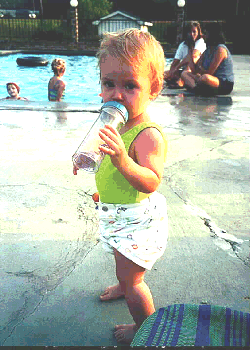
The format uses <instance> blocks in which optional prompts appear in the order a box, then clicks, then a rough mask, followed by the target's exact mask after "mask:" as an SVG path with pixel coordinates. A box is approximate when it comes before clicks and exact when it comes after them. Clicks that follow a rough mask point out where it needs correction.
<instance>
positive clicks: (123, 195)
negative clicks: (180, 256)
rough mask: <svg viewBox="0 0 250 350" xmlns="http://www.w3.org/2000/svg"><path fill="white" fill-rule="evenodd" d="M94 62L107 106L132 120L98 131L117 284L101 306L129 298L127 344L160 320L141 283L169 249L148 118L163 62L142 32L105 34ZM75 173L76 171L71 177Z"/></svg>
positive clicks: (105, 235) (104, 212)
mask: <svg viewBox="0 0 250 350" xmlns="http://www.w3.org/2000/svg"><path fill="white" fill-rule="evenodd" d="M97 57H98V60H99V67H100V78H101V89H102V94H101V96H102V98H103V102H104V103H106V102H108V101H116V102H119V103H121V104H123V105H124V106H125V107H126V108H127V110H128V114H129V117H128V121H127V122H126V124H125V125H124V126H123V127H122V128H121V129H120V131H119V132H118V131H117V130H116V129H114V128H113V127H112V126H110V125H106V126H105V127H104V128H102V129H100V132H99V136H100V137H101V139H102V140H103V142H104V144H106V145H107V146H108V148H107V147H103V146H100V150H101V151H102V152H104V153H105V154H106V157H105V158H104V160H103V162H102V164H101V166H100V169H99V171H98V172H97V174H96V185H97V189H98V192H99V198H100V201H99V205H98V207H99V218H100V239H101V240H102V242H103V245H104V247H105V248H106V249H107V250H108V251H110V252H112V253H113V254H114V257H115V261H116V276H117V279H118V284H117V285H115V286H111V287H108V288H107V289H106V290H105V291H104V293H103V294H102V295H101V296H100V300H101V301H106V300H111V299H117V298H120V297H125V299H126V302H127V305H128V308H129V311H130V313H131V315H132V317H133V320H134V323H133V324H129V325H117V326H116V327H115V337H116V339H117V341H118V342H125V343H127V344H130V342H131V341H132V339H133V337H134V335H135V332H136V331H137V330H138V329H139V327H140V326H141V324H142V323H143V321H144V320H145V319H146V318H147V317H148V316H150V315H151V314H152V313H154V312H155V308H154V303H153V298H152V295H151V292H150V290H149V288H148V286H147V285H146V283H145V282H144V275H145V271H146V269H148V270H150V269H151V268H152V266H153V264H154V262H155V261H156V260H157V259H158V258H159V257H160V256H162V254H163V253H164V250H165V247H166V244H167V235H168V232H167V206H166V199H165V197H164V196H162V195H161V194H159V193H157V192H156V189H157V188H158V186H159V185H160V182H161V179H162V175H163V169H164V162H165V157H166V151H167V145H166V139H165V137H164V134H163V132H162V130H161V128H160V127H159V126H158V125H157V124H156V123H154V122H152V121H151V119H150V116H149V115H148V113H147V107H148V105H149V103H150V102H151V101H152V100H154V99H155V98H156V97H157V95H158V94H159V92H160V91H161V89H162V85H163V73H164V62H165V58H164V52H163V49H162V47H161V45H160V44H159V43H158V42H157V41H156V39H155V38H154V37H153V36H152V35H151V34H149V33H147V32H143V31H141V30H138V29H128V30H125V31H123V32H119V33H107V34H105V35H104V38H103V40H102V43H101V46H100V49H99V52H98V54H97ZM77 170H78V168H77V167H76V166H74V168H73V173H74V175H76V174H77ZM97 197H98V196H95V197H94V200H97Z"/></svg>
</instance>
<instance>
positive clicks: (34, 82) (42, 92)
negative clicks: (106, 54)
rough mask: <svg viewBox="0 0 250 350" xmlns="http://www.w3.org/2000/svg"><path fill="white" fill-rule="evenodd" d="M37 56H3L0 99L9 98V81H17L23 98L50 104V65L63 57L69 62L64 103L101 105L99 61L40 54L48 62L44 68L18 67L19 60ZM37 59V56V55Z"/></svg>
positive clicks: (65, 79)
mask: <svg viewBox="0 0 250 350" xmlns="http://www.w3.org/2000/svg"><path fill="white" fill-rule="evenodd" d="M28 56H35V55H27V54H14V55H9V56H2V57H0V69H1V74H0V98H4V97H6V96H8V93H7V90H6V83H7V82H11V81H13V82H16V83H17V84H18V85H19V86H20V88H21V90H20V96H22V97H26V98H28V99H29V100H30V101H48V82H49V79H50V78H51V77H52V76H53V72H52V69H51V62H52V61H53V59H54V58H58V57H61V58H62V59H64V60H65V61H66V72H65V74H64V76H63V80H64V81H65V83H66V91H65V102H73V103H100V102H101V98H100V96H98V94H99V93H100V92H101V91H100V84H99V69H98V67H97V58H96V57H93V56H59V55H46V54H43V55H40V57H44V58H46V59H47V60H48V61H49V63H48V65H47V66H44V67H22V66H18V65H17V63H16V59H17V58H19V57H28ZM36 56H37V55H36Z"/></svg>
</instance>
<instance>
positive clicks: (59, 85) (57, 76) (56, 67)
mask: <svg viewBox="0 0 250 350" xmlns="http://www.w3.org/2000/svg"><path fill="white" fill-rule="evenodd" d="M51 68H52V70H53V72H54V76H53V77H52V78H50V81H49V84H48V99H49V101H59V102H60V101H61V100H63V99H64V97H65V87H66V84H65V82H64V81H63V80H62V79H61V78H62V76H63V75H64V73H65V70H66V62H65V61H64V60H63V59H61V58H55V59H54V60H53V61H52V63H51Z"/></svg>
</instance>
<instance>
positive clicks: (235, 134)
mask: <svg viewBox="0 0 250 350" xmlns="http://www.w3.org/2000/svg"><path fill="white" fill-rule="evenodd" d="M249 64H250V57H249V56H234V65H235V74H236V85H235V90H234V92H233V94H232V95H231V96H230V98H231V99H230V98H229V99H228V98H221V97H218V98H212V99H202V98H195V97H193V96H189V95H188V94H185V93H182V92H181V91H166V90H165V91H163V95H162V96H160V97H159V98H158V100H157V101H155V102H154V103H153V104H152V106H151V107H150V108H151V112H153V113H154V114H155V116H156V119H157V121H158V120H159V121H160V120H163V119H164V125H165V124H166V127H165V128H164V130H165V131H166V134H167V135H168V139H169V153H168V160H167V163H166V167H165V172H164V179H163V181H162V184H161V186H160V188H159V192H161V193H163V194H164V195H165V196H166V198H167V201H168V215H169V244H168V247H167V249H166V251H165V254H164V256H163V257H162V258H161V259H160V260H159V261H157V263H156V264H155V266H154V268H153V269H152V270H151V271H149V272H147V274H146V281H147V282H148V284H149V286H150V288H151V290H152V294H153V296H154V300H155V306H156V308H159V307H164V306H167V305H170V304H174V303H197V304H198V303H208V304H210V303H211V304H216V305H221V306H227V307H231V308H235V309H237V310H241V311H245V312H249V311H250V307H249V300H250V295H249V282H250V274H249V267H250V262H249V227H250V219H249V192H250V186H249V135H250V127H249V112H250V98H249V92H250V84H249V83H250V82H249V78H250V74H249ZM20 102H23V101H20ZM23 105H24V104H23ZM0 109H1V111H0V113H1V117H0V120H1V123H2V125H3V126H4V127H5V128H1V129H0V132H1V142H2V145H3V147H2V148H1V150H0V159H1V166H0V179H1V187H0V191H1V196H0V213H1V217H0V240H1V247H0V277H1V278H0V281H1V282H0V283H1V289H0V290H1V292H0V306H1V321H0V344H1V345H5V346H18V345H28V346H35V345H40V346H44V345H46V346H49V345H55V346H58V345H64V346H97V345H98V346H100V345H102V346H112V345H117V343H116V340H115V339H114V337H113V333H112V332H113V327H114V325H115V324H119V323H127V322H131V321H132V319H131V316H130V315H129V312H128V310H127V306H126V303H125V301H124V300H119V301H114V302H106V303H105V302H100V301H99V294H100V293H101V292H102V291H103V290H104V288H105V287H106V286H108V285H111V284H113V283H116V278H115V264H114V260H113V257H112V256H111V255H107V254H106V253H105V252H104V251H103V250H102V247H101V244H100V243H99V242H98V232H97V216H96V211H95V209H94V206H93V204H92V200H91V194H92V193H94V192H95V184H94V179H93V176H92V175H87V174H85V173H83V172H82V173H79V174H78V176H73V175H72V167H71V155H72V150H73V151H74V150H75V149H76V147H77V146H78V143H79V140H80V139H81V137H82V133H83V130H84V128H85V129H86V126H81V127H79V128H78V124H77V120H78V118H80V115H81V114H80V112H79V114H77V113H76V112H73V111H71V112H67V120H66V119H63V118H64V112H58V113H57V114H53V113H51V112H49V111H48V110H46V108H45V107H44V108H43V110H42V111H40V112H36V111H35V110H34V111H32V110H28V109H26V110H22V109H20V105H19V109H18V110H16V111H13V110H7V109H4V107H3V105H0ZM88 113H91V112H86V113H85V117H86V118H88ZM31 115H32V116H33V118H30V116H31ZM89 115H90V114H89ZM160 118H163V119H160ZM237 118H238V119H237ZM53 123H54V124H53ZM24 125H25V126H24ZM79 125H80V124H79ZM41 130H42V131H41ZM55 140H56V143H55Z"/></svg>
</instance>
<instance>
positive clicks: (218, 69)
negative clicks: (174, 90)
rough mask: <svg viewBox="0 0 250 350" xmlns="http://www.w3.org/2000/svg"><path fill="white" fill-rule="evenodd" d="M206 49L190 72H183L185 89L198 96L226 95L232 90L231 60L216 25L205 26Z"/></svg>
mask: <svg viewBox="0 0 250 350" xmlns="http://www.w3.org/2000/svg"><path fill="white" fill-rule="evenodd" d="M205 36H206V44H207V49H206V51H205V52H204V53H203V54H202V56H201V57H200V59H199V61H198V62H197V64H196V65H193V67H191V70H192V72H185V71H184V72H183V73H182V75H181V77H182V79H183V80H184V83H185V87H187V89H188V90H191V91H193V92H194V93H196V94H200V95H228V94H230V93H231V91H232V90H233V86H234V74H233V59H232V56H231V54H230V52H229V50H228V48H227V47H226V45H225V40H224V37H223V33H222V31H221V27H220V25H219V24H218V23H210V24H208V25H207V26H206V34H205Z"/></svg>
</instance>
